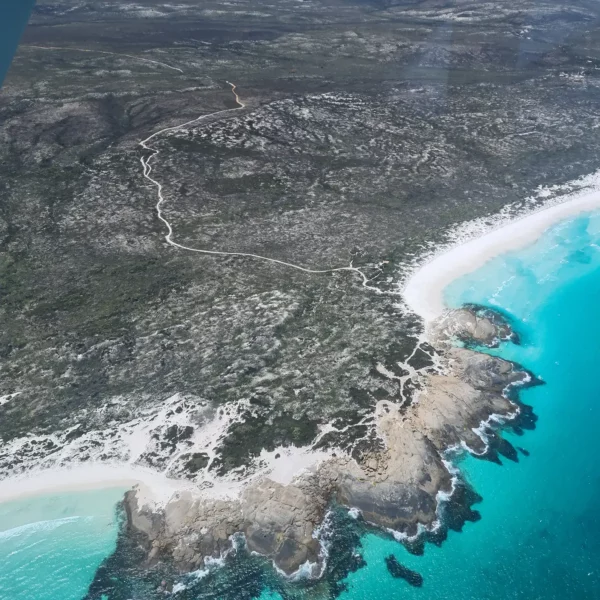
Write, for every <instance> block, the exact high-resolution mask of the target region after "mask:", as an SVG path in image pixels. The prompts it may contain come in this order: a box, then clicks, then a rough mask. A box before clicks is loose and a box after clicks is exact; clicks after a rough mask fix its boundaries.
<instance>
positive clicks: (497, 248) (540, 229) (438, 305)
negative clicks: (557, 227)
mask: <svg viewBox="0 0 600 600" xmlns="http://www.w3.org/2000/svg"><path fill="white" fill-rule="evenodd" d="M590 180H592V181H593V185H591V186H589V187H588V188H587V189H585V190H582V191H579V192H576V193H573V194H568V195H565V196H562V197H558V198H556V199H554V200H553V201H551V203H550V205H549V206H548V205H547V206H545V207H542V208H540V209H537V210H535V211H534V212H531V213H528V214H526V215H524V216H522V217H520V218H517V219H515V220H513V221H510V222H509V223H507V224H504V225H501V226H499V227H497V228H495V229H492V230H490V231H489V232H487V233H484V234H483V235H479V236H478V237H475V238H474V239H470V240H467V241H465V242H462V243H459V244H457V245H456V246H453V247H451V248H449V249H445V250H444V251H442V252H440V253H438V254H436V255H435V256H434V257H433V258H432V259H431V260H429V261H428V262H426V263H425V264H423V265H422V266H420V267H419V268H418V269H417V270H416V271H415V272H414V273H413V274H412V275H411V277H409V278H408V280H407V281H406V283H405V286H404V289H403V291H402V294H403V297H404V301H405V302H406V304H407V305H408V307H409V308H410V309H411V310H412V311H414V312H415V313H416V314H418V315H419V316H421V317H422V318H423V319H424V320H425V321H426V322H430V321H432V320H434V319H436V318H437V317H439V316H440V315H441V314H442V312H443V311H444V310H445V308H446V306H445V304H444V296H443V292H444V290H445V288H446V287H447V286H448V285H449V284H450V283H452V281H454V280H455V279H457V278H459V277H461V276H462V275H466V274H468V273H472V272H473V271H476V270H477V269H479V268H481V267H482V266H483V265H484V264H485V263H486V262H488V261H489V260H491V259H492V258H494V257H495V256H498V255H499V254H503V253H505V252H509V251H511V250H518V249H520V248H523V247H525V246H527V245H529V244H531V243H533V242H535V240H537V239H538V238H539V237H540V236H541V235H542V233H544V231H546V230H547V229H548V228H549V227H551V226H552V225H554V224H556V223H558V222H560V221H563V220H565V219H568V218H569V217H573V216H575V215H577V214H580V213H585V212H591V211H594V210H597V209H600V186H598V182H597V175H594V176H593V177H590Z"/></svg>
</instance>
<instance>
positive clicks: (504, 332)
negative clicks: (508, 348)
mask: <svg viewBox="0 0 600 600" xmlns="http://www.w3.org/2000/svg"><path fill="white" fill-rule="evenodd" d="M429 330H430V335H431V337H432V341H433V342H434V343H435V344H436V345H438V346H442V347H447V346H448V345H451V344H452V343H453V341H454V340H457V339H458V340H460V341H463V342H467V343H471V344H476V345H480V346H496V345H498V343H499V342H500V341H501V340H505V339H509V338H514V339H516V336H515V334H514V332H513V331H512V330H511V328H510V325H509V323H508V322H507V321H506V320H505V319H504V318H503V317H502V316H501V315H500V314H498V313H495V312H492V311H490V310H488V309H485V308H482V307H479V306H467V307H463V308H459V309H455V310H448V311H446V312H445V313H444V314H443V315H442V316H441V317H440V318H439V319H437V320H436V321H435V322H434V323H432V324H431V325H430V327H429Z"/></svg>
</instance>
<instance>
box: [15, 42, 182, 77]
mask: <svg viewBox="0 0 600 600" xmlns="http://www.w3.org/2000/svg"><path fill="white" fill-rule="evenodd" d="M22 48H35V49H37V50H72V51H74V52H91V53H93V54H109V55H110V56H125V57H127V58H133V59H134V60H141V61H142V62H147V63H151V64H153V65H159V66H161V67H166V68H167V69H171V70H172V71H178V72H179V73H183V70H182V69H180V68H179V67H173V66H171V65H168V64H167V63H163V62H160V61H158V60H151V59H149V58H143V57H141V56H134V55H133V54H121V53H120V52H108V51H107V50H92V49H88V48H69V47H65V46H34V45H33V44H25V45H23V46H22Z"/></svg>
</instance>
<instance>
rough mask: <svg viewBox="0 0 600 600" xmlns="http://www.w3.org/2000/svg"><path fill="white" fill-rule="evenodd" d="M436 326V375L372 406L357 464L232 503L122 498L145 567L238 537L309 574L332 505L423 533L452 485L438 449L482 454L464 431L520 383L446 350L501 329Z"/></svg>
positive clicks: (336, 462) (498, 410) (474, 356)
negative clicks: (398, 400) (412, 394)
mask: <svg viewBox="0 0 600 600" xmlns="http://www.w3.org/2000/svg"><path fill="white" fill-rule="evenodd" d="M437 327H438V329H437V331H438V336H439V338H438V339H440V340H442V341H443V342H444V345H445V353H444V357H445V367H446V369H445V373H444V374H431V375H428V376H427V377H426V379H425V381H424V382H423V383H424V386H423V391H422V392H421V393H420V394H419V395H418V397H417V398H416V400H415V401H414V402H413V403H412V404H411V405H409V406H408V407H400V406H399V405H397V404H394V403H392V402H389V401H383V400H382V401H380V402H378V404H377V407H376V413H375V422H376V433H377V437H378V438H379V439H380V440H382V442H383V449H381V448H374V449H373V450H371V451H370V452H367V453H365V454H364V455H363V456H362V457H361V459H360V462H357V461H356V460H354V459H353V458H351V457H349V456H348V455H346V454H342V455H340V456H331V457H330V458H329V459H326V460H324V461H322V462H321V463H320V464H318V465H317V466H315V467H313V468H312V469H311V470H309V471H305V472H303V473H302V474H300V475H299V476H297V477H296V478H295V479H294V480H293V481H292V482H291V483H289V484H288V485H282V484H281V483H277V482H275V481H272V480H271V479H269V478H268V477H263V478H261V479H259V480H256V481H252V482H251V483H249V484H248V485H247V486H246V488H245V489H244V490H243V492H242V493H241V495H240V497H239V498H238V499H235V500H210V499H207V498H206V497H203V496H201V495H198V496H194V495H193V494H192V493H190V492H185V493H181V494H178V495H176V496H175V497H174V498H172V499H171V501H170V502H169V503H168V504H167V505H166V507H164V508H162V509H153V508H152V506H151V505H146V506H144V505H143V502H142V501H141V500H140V498H139V496H140V495H141V493H142V492H141V491H139V490H138V491H134V492H130V493H129V494H128V495H127V497H126V502H127V506H128V515H129V523H130V526H131V527H133V528H134V529H135V530H137V531H141V532H143V533H145V534H146V535H147V536H148V540H149V542H150V544H149V547H150V548H151V550H150V551H149V555H148V558H149V560H157V559H159V558H161V557H168V558H169V559H170V560H171V561H172V562H173V563H174V564H175V565H176V566H177V567H178V568H179V569H180V570H182V571H189V570H192V569H196V568H198V567H200V566H201V565H202V564H203V562H204V559H205V557H207V556H218V555H219V554H221V553H222V552H223V551H225V550H226V549H227V548H229V547H230V545H231V540H230V538H231V536H232V535H233V534H234V533H237V532H241V533H243V534H244V535H245V537H246V542H247V546H248V549H249V550H251V551H256V552H258V553H260V554H263V555H265V556H267V557H269V558H271V559H272V560H273V562H274V564H275V565H276V566H277V567H278V568H280V569H281V570H282V571H284V572H285V573H287V574H291V573H293V572H294V571H296V570H297V569H298V568H299V567H300V566H301V565H303V564H305V563H306V562H307V561H308V562H309V563H312V564H314V570H313V572H314V573H318V572H319V567H320V564H319V563H320V561H321V560H322V557H320V554H319V550H320V547H319V542H318V540H317V539H316V538H315V537H314V532H315V529H316V528H317V527H318V526H319V525H320V523H321V522H322V520H323V517H324V515H325V512H326V510H327V507H328V504H329V503H330V502H331V501H332V500H334V499H335V500H336V501H337V502H338V503H341V504H344V505H346V506H349V507H354V508H357V509H359V510H360V511H361V512H362V515H363V517H364V519H365V520H366V521H367V522H369V523H371V524H373V525H375V526H378V527H382V528H387V529H393V530H396V531H401V532H405V533H407V534H408V535H414V534H415V533H416V532H417V530H418V525H419V524H421V525H424V526H426V527H429V526H431V525H432V524H433V522H434V521H435V520H436V519H437V495H438V493H439V492H440V491H444V492H449V491H450V490H451V487H452V481H451V475H450V473H449V472H448V470H447V468H446V466H445V464H444V461H443V460H442V456H443V453H444V451H445V450H447V449H448V448H449V447H452V446H456V445H459V444H461V443H462V444H463V445H464V444H466V445H467V446H468V447H469V448H471V449H473V451H475V452H477V453H480V452H482V451H483V450H484V449H485V443H484V441H483V440H482V439H481V437H480V436H479V435H478V434H477V432H476V431H474V430H475V429H476V428H477V427H478V426H479V425H480V423H481V422H482V421H485V420H486V419H488V418H489V417H490V415H492V414H497V415H509V414H511V413H513V412H514V411H515V406H514V405H513V404H512V403H511V401H510V400H508V399H507V398H506V397H505V396H504V394H503V391H504V390H505V388H506V387H507V386H508V385H510V384H513V383H516V382H518V381H521V380H523V379H524V378H525V377H526V375H525V373H524V372H523V371H519V370H516V369H515V366H514V365H513V364H512V363H510V362H507V361H504V360H502V359H500V358H496V357H493V356H488V355H485V354H480V353H477V352H474V351H472V350H469V349H467V348H457V347H453V346H450V345H449V341H450V339H452V338H451V336H459V337H461V339H464V336H465V335H467V334H468V335H469V336H470V337H469V339H470V340H472V341H474V342H476V343H493V341H494V340H496V339H499V338H500V337H506V336H508V335H510V330H509V329H507V328H506V326H505V324H503V323H502V322H500V323H498V322H494V320H491V319H488V318H486V317H482V316H478V315H476V314H474V313H472V312H470V311H468V310H460V311H452V312H451V313H449V314H447V315H445V317H444V320H443V323H441V324H440V323H438V324H437Z"/></svg>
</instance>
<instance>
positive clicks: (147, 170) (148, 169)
mask: <svg viewBox="0 0 600 600" xmlns="http://www.w3.org/2000/svg"><path fill="white" fill-rule="evenodd" d="M227 84H228V85H230V86H231V92H232V94H233V95H234V98H235V102H236V104H237V106H236V107H235V108H227V109H225V110H218V111H217V112H213V113H209V114H207V115H201V116H200V117H196V118H195V119H192V120H191V121H186V122H185V123H181V124H180V125H174V126H172V127H165V128H164V129H161V130H159V131H156V132H155V133H153V134H152V135H150V136H149V137H147V138H146V139H145V140H142V141H141V142H140V143H139V145H140V146H141V147H142V148H143V149H144V150H147V151H148V152H150V155H149V156H147V157H141V158H140V162H141V164H142V168H143V170H144V177H145V178H146V179H147V180H148V181H150V182H151V183H152V185H154V186H155V187H156V191H157V196H158V200H157V202H156V213H157V215H158V218H159V219H160V220H161V221H162V222H163V223H164V224H165V226H166V228H167V234H166V235H165V241H166V242H167V243H168V244H170V245H171V246H173V247H175V248H179V249H180V250H186V251H188V252H196V253H198V254H208V255H212V256H239V257H245V258H254V259H257V260H262V261H266V262H270V263H274V264H277V265H282V266H284V267H289V268H291V269H296V270H297V271H302V272H303V273H311V274H316V275H323V274H327V273H339V272H342V271H348V272H351V273H356V274H358V275H359V276H360V277H361V279H362V285H363V287H364V288H366V289H369V290H372V291H374V292H376V293H378V294H385V293H390V292H385V291H384V290H380V289H379V288H377V287H374V286H372V285H369V282H371V281H372V280H373V279H375V278H376V277H377V276H378V275H379V274H380V272H381V268H380V267H375V268H377V269H378V271H379V272H378V273H377V275H375V276H374V277H372V278H371V279H369V278H368V277H367V276H366V275H365V273H363V271H362V270H361V269H359V268H358V267H355V266H353V265H352V261H351V262H350V265H349V266H347V267H334V268H329V269H309V268H307V267H302V266H300V265H296V264H293V263H289V262H286V261H283V260H278V259H276V258H270V257H268V256H260V255H259V254H251V253H248V252H226V251H224V250H205V249H201V248H192V247H191V246H184V245H183V244H179V243H178V242H176V241H174V240H173V233H174V232H173V227H172V225H171V223H170V222H169V221H168V220H167V218H166V217H165V215H164V213H163V209H162V207H163V204H164V202H165V199H164V196H163V185H162V184H161V183H159V182H158V181H157V180H156V179H154V178H153V177H151V173H152V166H151V165H150V161H151V160H152V159H153V158H154V157H156V156H158V154H159V151H158V150H157V149H156V148H153V147H152V146H150V145H149V143H150V142H151V141H152V140H153V139H155V138H156V137H157V136H159V135H161V134H163V133H167V132H173V131H178V130H180V129H183V128H184V127H187V126H189V125H192V124H194V123H199V122H201V121H204V120H206V119H208V118H209V117H215V116H218V115H225V114H228V113H232V112H235V111H239V110H243V109H244V108H246V105H245V104H244V103H243V102H242V100H241V99H240V97H239V95H238V93H237V91H236V89H237V86H236V85H235V84H234V83H231V82H230V81H227Z"/></svg>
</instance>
